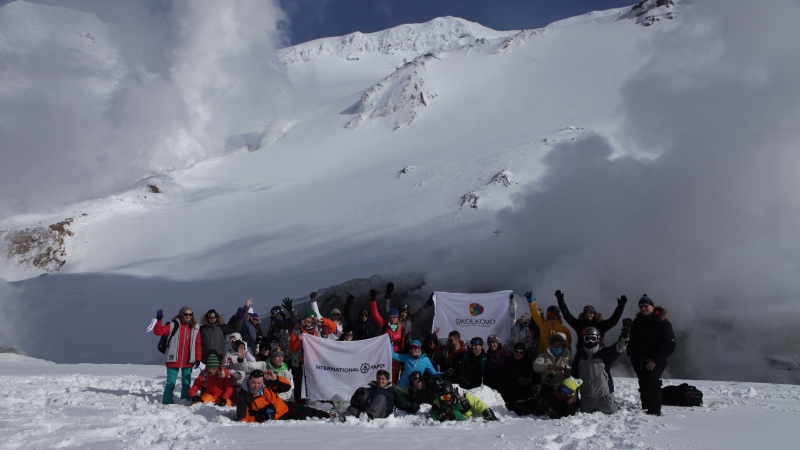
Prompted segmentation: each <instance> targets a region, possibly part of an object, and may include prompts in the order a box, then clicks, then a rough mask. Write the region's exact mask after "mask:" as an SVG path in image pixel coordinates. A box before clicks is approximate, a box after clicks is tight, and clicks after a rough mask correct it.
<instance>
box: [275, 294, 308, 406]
mask: <svg viewBox="0 0 800 450" xmlns="http://www.w3.org/2000/svg"><path fill="white" fill-rule="evenodd" d="M293 304H294V301H293V300H292V299H291V298H289V297H286V298H284V299H283V308H281V306H280V305H275V306H273V307H272V309H271V310H270V312H269V314H270V322H269V330H267V340H268V341H269V342H270V343H274V344H277V345H278V346H279V347H280V348H281V350H282V351H283V359H284V360H285V361H286V364H287V365H288V366H289V367H290V368H291V371H292V378H293V380H294V382H295V383H296V384H295V389H294V390H295V399H298V398H300V386H299V385H298V384H297V383H299V382H300V381H299V380H302V379H303V368H302V367H301V365H300V358H299V356H300V355H296V354H294V352H292V350H291V341H292V333H293V332H294V329H295V325H296V324H297V320H298V319H297V310H296V309H295V308H294V306H293ZM284 309H285V310H286V311H288V312H289V317H286V313H285V312H284Z"/></svg>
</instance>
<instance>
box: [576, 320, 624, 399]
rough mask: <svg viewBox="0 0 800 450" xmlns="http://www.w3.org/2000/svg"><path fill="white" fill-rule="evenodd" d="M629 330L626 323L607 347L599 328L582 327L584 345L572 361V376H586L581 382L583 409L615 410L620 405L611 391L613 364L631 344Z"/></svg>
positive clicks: (581, 377) (582, 377)
mask: <svg viewBox="0 0 800 450" xmlns="http://www.w3.org/2000/svg"><path fill="white" fill-rule="evenodd" d="M628 331H629V329H628V328H625V327H623V328H622V333H621V334H620V337H619V339H618V340H617V343H616V344H614V345H613V346H612V347H606V346H605V345H603V341H602V339H601V338H600V332H599V331H598V330H597V328H594V327H589V328H586V329H585V330H583V336H581V339H582V340H583V348H581V349H580V350H578V353H577V354H576V355H575V359H574V360H573V361H572V376H573V377H574V378H580V379H581V380H583V384H582V385H581V386H580V388H581V390H580V393H581V412H584V413H591V412H595V411H600V412H603V413H606V414H613V413H615V412H616V411H617V409H619V407H618V406H617V403H616V402H615V401H614V393H613V392H611V383H612V382H611V372H610V368H611V364H613V363H614V361H616V360H617V358H619V355H621V354H622V352H624V351H625V347H626V346H627V345H628Z"/></svg>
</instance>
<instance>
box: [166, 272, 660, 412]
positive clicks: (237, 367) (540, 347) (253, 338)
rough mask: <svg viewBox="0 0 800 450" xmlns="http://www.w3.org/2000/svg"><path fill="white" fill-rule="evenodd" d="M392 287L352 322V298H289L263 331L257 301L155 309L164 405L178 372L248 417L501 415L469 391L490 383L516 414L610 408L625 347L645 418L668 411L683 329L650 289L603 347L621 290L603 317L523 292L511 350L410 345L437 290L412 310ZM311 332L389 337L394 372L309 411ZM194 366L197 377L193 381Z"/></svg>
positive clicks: (185, 383) (471, 344) (186, 394)
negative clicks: (341, 400) (524, 305)
mask: <svg viewBox="0 0 800 450" xmlns="http://www.w3.org/2000/svg"><path fill="white" fill-rule="evenodd" d="M393 292H394V285H393V284H392V283H389V284H387V286H386V290H385V292H384V295H383V300H384V301H383V308H382V309H383V312H381V308H380V307H379V306H378V299H377V296H378V292H377V291H376V290H375V289H372V290H371V291H370V294H369V295H370V302H369V308H362V309H360V310H359V311H358V314H357V316H355V317H352V316H351V312H352V306H353V304H354V300H355V298H354V297H353V296H352V295H349V296H348V297H347V299H346V303H345V307H344V314H342V312H341V311H340V310H339V309H337V308H333V309H332V310H331V311H330V312H329V314H328V317H323V316H322V315H321V314H320V310H319V307H318V305H317V301H316V300H317V295H316V293H311V295H310V300H311V305H310V308H309V309H307V310H306V311H305V312H304V313H303V315H302V318H301V317H300V316H299V314H298V312H297V311H296V310H295V309H294V307H293V301H292V300H291V299H289V298H286V299H284V300H283V304H282V305H276V306H274V307H273V308H272V309H271V310H270V318H269V327H268V328H267V329H266V331H265V330H264V329H262V327H261V319H260V317H259V316H258V314H256V313H255V312H254V310H253V308H252V303H253V302H252V299H248V300H247V301H246V302H245V304H244V305H243V306H242V307H240V308H239V309H238V310H237V311H236V313H235V314H234V315H233V317H232V318H231V319H230V320H229V321H228V322H227V323H226V322H225V321H224V319H223V317H222V315H220V314H219V313H218V312H217V311H216V310H214V309H212V310H209V311H208V312H206V314H205V315H204V316H203V318H202V320H201V323H198V322H197V321H196V319H195V316H194V312H193V310H192V309H191V308H190V307H188V306H184V307H183V308H181V309H180V311H179V313H178V315H176V316H175V317H174V318H172V320H171V321H170V322H168V323H162V319H163V317H164V314H163V311H162V310H158V312H157V314H156V319H157V320H156V324H155V327H154V329H153V332H154V334H156V335H157V336H162V337H164V338H166V339H167V342H166V350H165V359H166V366H167V381H166V385H165V388H164V395H163V400H162V401H163V403H164V404H170V403H173V402H174V399H173V395H174V394H173V392H174V389H175V385H176V382H177V376H178V374H179V373H180V375H181V395H180V397H181V398H182V399H185V400H189V401H191V402H192V403H200V402H207V403H213V404H215V405H217V406H228V407H231V406H235V407H236V413H237V414H236V416H237V420H240V421H245V422H263V421H266V420H278V419H305V418H311V417H318V418H328V417H330V416H331V415H332V414H333V415H338V417H339V418H340V420H342V421H345V420H346V418H347V417H351V416H353V417H358V418H359V419H360V420H365V421H367V420H373V419H379V418H385V417H388V416H389V415H391V414H392V413H393V412H394V411H395V410H402V411H405V412H407V413H410V414H414V413H417V412H418V411H419V410H420V405H421V404H430V405H431V409H430V412H429V417H430V418H431V419H434V420H438V421H445V420H468V419H470V418H473V417H483V418H484V419H485V420H496V416H495V414H494V412H493V411H492V409H491V408H489V407H488V406H487V405H486V404H485V403H483V402H482V401H481V400H480V399H478V398H477V397H476V396H475V395H473V394H472V393H470V392H468V391H466V389H473V388H476V387H479V386H482V385H486V386H488V387H490V388H492V389H495V390H496V391H498V392H499V393H500V394H501V395H502V397H503V399H504V401H505V403H506V406H507V407H508V409H509V410H511V411H514V412H516V413H517V414H519V415H525V414H534V415H549V416H550V417H553V418H558V417H563V416H566V415H572V414H575V413H576V412H577V411H582V412H586V413H591V412H595V411H600V412H603V413H607V414H612V413H614V412H615V411H616V410H617V409H618V406H617V404H616V402H615V400H614V383H613V378H612V377H611V371H610V369H611V365H612V364H613V363H614V361H616V359H617V358H618V357H619V356H620V355H621V354H622V353H623V352H625V351H626V350H627V353H628V355H629V356H630V359H631V363H632V365H633V370H634V371H635V372H636V374H637V377H638V380H639V391H640V395H641V402H642V408H643V409H645V410H646V412H647V414H653V415H660V414H661V375H662V374H663V372H664V369H665V368H666V366H667V358H668V357H669V356H670V354H671V353H672V352H673V351H674V349H675V336H674V333H673V331H672V325H671V324H670V322H669V320H668V319H669V312H668V310H667V309H666V308H664V307H662V306H656V305H655V303H654V302H653V301H652V299H650V297H649V296H647V295H646V294H645V295H643V296H642V297H641V298H640V300H639V304H638V306H639V311H638V313H637V314H636V316H635V318H634V319H633V320H631V319H624V320H623V325H622V329H621V332H620V336H619V338H618V339H617V341H616V342H615V343H613V344H610V345H607V344H606V343H605V335H606V333H607V332H608V331H609V330H611V329H612V328H614V327H615V326H616V325H617V323H618V322H619V321H620V319H621V318H622V313H623V310H624V308H625V304H626V302H627V298H626V297H625V296H621V297H620V298H619V299H617V307H616V309H615V310H614V313H613V314H612V315H611V317H609V318H607V319H606V318H605V317H604V316H603V314H602V313H600V312H598V311H597V310H596V309H595V308H594V307H593V306H591V305H586V306H585V307H584V308H583V311H582V312H581V313H580V314H579V315H578V317H575V316H573V315H572V314H571V313H570V310H569V308H568V307H567V304H566V302H565V300H564V294H563V292H561V291H556V292H555V297H556V300H557V305H552V306H549V307H548V308H547V309H546V312H544V313H543V312H542V311H541V310H540V309H539V308H538V306H537V301H536V300H535V299H534V297H533V294H532V293H531V292H526V293H525V297H526V299H527V301H528V305H529V310H530V313H529V314H524V315H522V317H520V318H519V319H518V320H517V321H516V322H515V323H514V324H513V325H512V329H511V341H512V342H513V345H512V349H511V350H508V349H507V347H506V346H504V345H503V343H502V342H501V340H500V338H499V337H498V336H497V335H494V334H492V335H489V336H488V337H486V340H485V341H484V339H483V337H480V336H476V337H473V338H471V339H469V341H468V342H466V341H465V340H463V339H462V338H461V335H460V333H459V332H458V331H455V330H454V331H450V332H449V333H448V335H447V339H446V341H440V339H439V331H440V330H439V329H438V328H437V329H435V330H434V331H433V332H432V333H430V334H428V335H427V336H426V337H425V339H424V340H423V341H419V340H413V339H412V337H411V330H412V326H413V324H414V322H415V321H417V320H418V319H420V318H421V317H422V316H423V313H425V311H426V310H427V309H429V308H432V307H433V306H434V300H433V295H431V298H429V299H428V301H427V302H425V304H424V305H423V306H422V307H421V308H420V309H419V310H418V311H415V312H412V311H411V309H410V308H409V306H408V305H407V304H401V305H399V306H398V307H396V308H395V307H392V306H391V297H392V294H393ZM564 322H566V324H567V325H569V326H570V327H571V328H572V329H573V330H574V332H575V333H576V336H577V339H576V346H575V352H574V353H572V348H573V347H572V343H573V340H572V332H571V331H570V329H569V328H567V326H565V324H564ZM309 334H310V335H313V336H317V337H322V338H328V339H336V340H342V341H350V340H362V339H369V338H372V337H375V336H378V335H380V334H387V335H388V336H389V340H390V342H391V347H392V359H393V364H392V367H391V373H390V372H389V371H387V370H380V371H378V372H377V375H376V379H375V380H374V381H372V382H371V383H370V384H369V386H366V387H362V388H359V389H357V390H356V391H355V393H354V394H353V396H352V398H351V400H350V404H349V406H348V407H347V408H346V410H345V411H344V412H343V413H341V414H338V412H333V413H329V412H324V411H321V410H318V409H315V408H311V407H309V406H308V405H307V404H306V401H305V399H303V398H302V396H301V395H302V394H301V392H302V390H301V387H302V383H303V364H304V352H303V339H304V337H305V336H306V335H309ZM164 338H162V339H164ZM194 368H200V369H201V372H200V374H199V375H198V377H197V378H196V379H195V380H194V383H191V374H192V369H194ZM458 387H460V388H461V389H462V390H459V388H458ZM334 411H335V410H334Z"/></svg>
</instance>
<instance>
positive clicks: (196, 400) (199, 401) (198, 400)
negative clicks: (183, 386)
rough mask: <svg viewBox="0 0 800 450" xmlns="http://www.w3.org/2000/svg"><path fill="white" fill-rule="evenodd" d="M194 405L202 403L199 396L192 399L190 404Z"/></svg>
mask: <svg viewBox="0 0 800 450" xmlns="http://www.w3.org/2000/svg"><path fill="white" fill-rule="evenodd" d="M195 403H203V399H202V398H200V396H199V395H195V396H194V397H192V404H193V405H194V404H195Z"/></svg>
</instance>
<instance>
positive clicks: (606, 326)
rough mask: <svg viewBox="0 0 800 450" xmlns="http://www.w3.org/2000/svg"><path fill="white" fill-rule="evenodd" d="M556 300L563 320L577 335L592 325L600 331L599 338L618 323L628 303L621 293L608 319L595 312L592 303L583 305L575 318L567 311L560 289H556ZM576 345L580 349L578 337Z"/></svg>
mask: <svg viewBox="0 0 800 450" xmlns="http://www.w3.org/2000/svg"><path fill="white" fill-rule="evenodd" d="M556 301H557V302H558V307H559V308H561V314H562V315H563V316H564V321H566V322H567V323H568V324H569V326H571V327H572V329H573V330H575V332H576V333H577V334H578V336H581V335H583V330H585V329H586V328H589V327H594V328H597V331H599V332H600V339H605V336H606V332H607V331H608V330H610V329H612V328H614V327H615V326H617V323H619V319H620V318H621V317H622V312H623V311H624V310H625V304H626V303H628V297H626V296H624V295H621V296H620V297H619V298H618V299H617V307H616V308H615V309H614V313H613V314H612V315H611V317H609V318H608V319H606V318H605V316H603V313H600V312H597V310H596V309H595V308H594V306H592V305H586V306H584V307H583V312H582V313H581V314H579V315H578V317H577V318H575V316H573V315H572V313H570V312H569V308H567V303H566V302H565V301H564V293H563V292H561V291H556ZM576 346H577V349H578V350H580V349H581V347H583V341H581V340H580V339H578V342H577V343H576Z"/></svg>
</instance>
